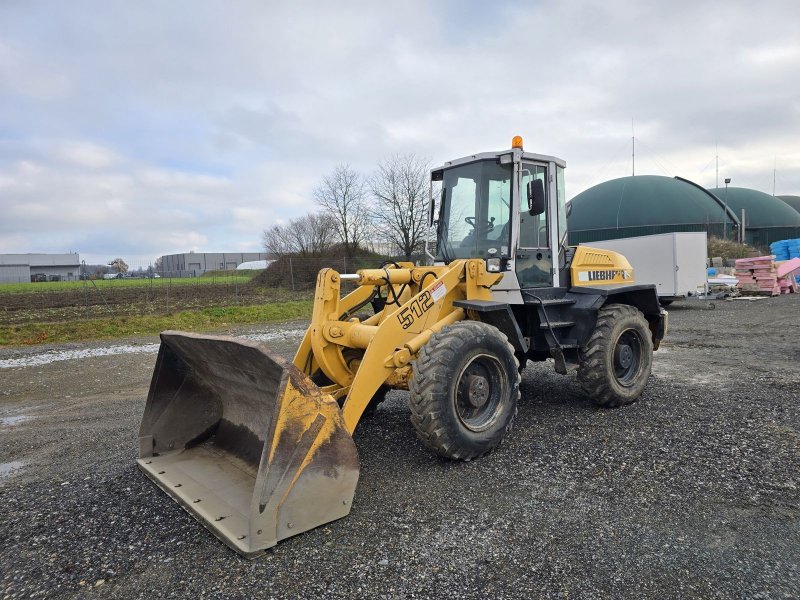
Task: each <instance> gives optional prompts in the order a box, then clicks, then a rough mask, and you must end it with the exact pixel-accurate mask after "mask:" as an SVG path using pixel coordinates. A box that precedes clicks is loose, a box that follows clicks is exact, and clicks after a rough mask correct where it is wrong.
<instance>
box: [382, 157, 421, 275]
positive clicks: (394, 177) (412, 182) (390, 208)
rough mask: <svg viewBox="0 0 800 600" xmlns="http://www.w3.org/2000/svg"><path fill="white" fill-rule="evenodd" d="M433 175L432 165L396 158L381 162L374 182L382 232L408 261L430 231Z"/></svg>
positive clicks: (413, 158)
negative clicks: (430, 179) (430, 180)
mask: <svg viewBox="0 0 800 600" xmlns="http://www.w3.org/2000/svg"><path fill="white" fill-rule="evenodd" d="M429 171H430V168H429V165H428V162H427V161H426V160H423V159H421V158H419V157H417V156H415V155H414V154H406V155H395V156H392V157H390V158H387V159H384V160H383V161H381V162H380V163H379V164H378V169H377V171H376V172H375V174H374V175H373V177H372V179H371V180H370V188H371V190H372V194H373V196H374V197H375V200H376V201H377V203H378V205H377V206H376V207H375V216H376V220H377V222H378V226H379V229H380V231H381V233H382V234H383V235H384V236H385V237H386V238H387V239H388V240H389V241H391V242H392V243H394V244H395V245H396V246H397V247H398V248H399V249H400V252H401V253H402V254H403V255H404V256H405V258H406V260H411V255H412V253H413V252H415V251H417V250H419V247H420V245H421V244H422V242H423V241H424V239H425V235H426V234H427V231H428V208H429V202H430V200H429V198H428V194H429V190H430V187H429V186H430V184H429V178H430V173H429Z"/></svg>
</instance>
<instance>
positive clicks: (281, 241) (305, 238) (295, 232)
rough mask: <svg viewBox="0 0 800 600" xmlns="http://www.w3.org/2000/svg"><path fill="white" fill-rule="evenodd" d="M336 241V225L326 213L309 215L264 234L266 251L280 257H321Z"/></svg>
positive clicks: (271, 228)
mask: <svg viewBox="0 0 800 600" xmlns="http://www.w3.org/2000/svg"><path fill="white" fill-rule="evenodd" d="M335 240H336V224H335V222H334V220H333V219H332V218H331V216H330V215H328V214H324V213H309V214H307V215H304V216H302V217H298V218H296V219H291V220H290V221H289V222H288V223H286V224H285V225H280V224H277V225H273V226H272V227H270V228H269V229H266V230H264V234H263V241H264V249H265V250H266V251H267V252H270V253H272V254H275V255H276V256H278V257H281V256H285V255H287V254H295V255H298V256H303V257H309V256H319V255H321V254H324V253H325V252H327V251H328V250H330V248H331V246H332V245H333V243H334V241H335Z"/></svg>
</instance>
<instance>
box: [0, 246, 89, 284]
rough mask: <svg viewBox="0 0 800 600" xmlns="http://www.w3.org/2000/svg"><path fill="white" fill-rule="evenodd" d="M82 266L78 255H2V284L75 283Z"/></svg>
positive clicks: (0, 262) (0, 271)
mask: <svg viewBox="0 0 800 600" xmlns="http://www.w3.org/2000/svg"><path fill="white" fill-rule="evenodd" d="M80 264H81V262H80V259H79V258H78V254H77V253H69V254H0V283H30V282H32V281H75V280H77V279H78V277H79V276H80Z"/></svg>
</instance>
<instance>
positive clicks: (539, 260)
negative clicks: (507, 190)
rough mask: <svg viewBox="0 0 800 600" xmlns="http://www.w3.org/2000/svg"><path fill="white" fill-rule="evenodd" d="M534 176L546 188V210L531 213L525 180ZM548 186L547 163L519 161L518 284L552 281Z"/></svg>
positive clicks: (547, 284) (540, 284)
mask: <svg viewBox="0 0 800 600" xmlns="http://www.w3.org/2000/svg"><path fill="white" fill-rule="evenodd" d="M535 180H541V182H542V185H543V187H544V191H545V211H544V212H543V213H542V214H540V215H531V214H530V211H529V210H528V194H527V190H528V184H529V183H530V182H532V181H535ZM550 187H551V186H550V185H549V178H548V168H547V166H546V165H543V164H534V163H526V162H523V163H522V165H521V172H520V186H519V190H520V203H519V242H518V247H517V252H516V260H515V263H514V264H515V269H516V272H517V279H518V280H519V285H520V287H521V288H530V287H551V286H552V285H553V275H552V273H553V253H552V248H551V233H552V232H550V231H549V229H548V218H547V213H548V207H549V206H550V194H551V190H550Z"/></svg>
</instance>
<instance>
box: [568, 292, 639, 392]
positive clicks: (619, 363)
mask: <svg viewBox="0 0 800 600" xmlns="http://www.w3.org/2000/svg"><path fill="white" fill-rule="evenodd" d="M580 357H581V361H580V367H579V369H578V382H579V383H580V385H581V387H582V388H583V390H584V391H585V392H586V394H587V395H588V396H589V397H590V398H591V399H592V400H593V401H594V402H595V403H596V404H598V405H599V406H604V407H609V408H611V407H616V406H624V405H626V404H631V403H633V402H636V400H638V399H639V396H641V395H642V392H643V391H644V388H645V386H646V385H647V380H648V378H649V377H650V370H651V368H652V366H653V341H652V338H651V334H650V328H649V326H648V324H647V320H646V319H645V318H644V315H643V314H642V313H641V312H640V311H639V310H638V309H636V308H635V307H633V306H629V305H627V304H608V305H606V306H604V307H603V308H601V309H600V310H599V311H598V313H597V324H596V325H595V328H594V332H593V333H592V335H591V337H590V338H589V341H588V342H587V343H586V345H585V346H583V348H581V354H580Z"/></svg>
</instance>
